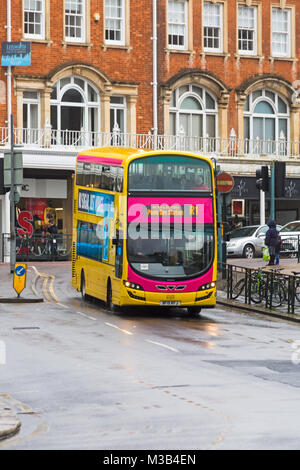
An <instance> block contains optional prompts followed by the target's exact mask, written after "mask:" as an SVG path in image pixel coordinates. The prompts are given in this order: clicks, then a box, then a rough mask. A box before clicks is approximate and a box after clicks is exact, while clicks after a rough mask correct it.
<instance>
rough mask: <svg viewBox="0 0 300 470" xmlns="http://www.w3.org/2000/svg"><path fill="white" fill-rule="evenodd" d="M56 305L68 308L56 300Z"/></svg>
mask: <svg viewBox="0 0 300 470" xmlns="http://www.w3.org/2000/svg"><path fill="white" fill-rule="evenodd" d="M57 305H60V306H61V307H63V308H70V307H68V306H67V305H64V304H61V303H60V302H57Z"/></svg>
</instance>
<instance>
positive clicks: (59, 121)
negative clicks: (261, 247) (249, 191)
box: [0, 0, 300, 227]
mask: <svg viewBox="0 0 300 470" xmlns="http://www.w3.org/2000/svg"><path fill="white" fill-rule="evenodd" d="M9 7H11V14H9ZM155 9H157V22H156V27H153V13H154V12H155ZM299 15H300V4H299V1H297V0H289V1H286V0H212V1H205V0H153V1H151V0H63V1H62V0H51V1H50V0H7V1H6V0H3V5H2V8H1V10H0V25H1V26H2V27H1V28H0V39H1V42H7V41H16V42H17V41H23V42H28V43H30V44H31V65H30V66H19V67H17V66H16V67H12V68H11V93H9V91H8V90H9V83H8V80H9V78H8V77H9V75H7V72H9V69H8V68H7V67H3V66H2V67H1V69H0V128H1V127H2V128H3V129H4V128H7V121H8V120H9V116H8V114H9V112H8V111H9V109H10V104H11V111H12V113H13V115H14V123H15V127H16V128H17V131H16V135H17V138H18V140H19V142H20V143H21V144H23V145H24V146H25V147H26V148H27V150H28V153H27V155H25V157H24V162H25V163H24V165H25V178H27V179H30V178H31V179H32V180H36V181H35V183H32V184H33V186H34V184H35V187H36V191H35V193H32V197H33V198H38V197H40V198H42V196H41V194H42V195H43V197H44V198H47V193H45V191H42V190H38V180H39V179H41V178H44V179H45V178H47V179H48V180H49V181H52V180H56V179H57V178H62V179H65V181H66V188H67V189H66V191H65V192H64V197H63V198H62V199H65V200H67V199H68V197H69V196H70V195H71V174H72V171H73V167H72V165H73V166H74V155H75V154H76V152H77V147H80V146H92V145H101V144H102V143H103V142H104V140H103V136H104V135H110V136H112V135H113V134H112V133H113V130H114V131H115V132H116V131H117V137H118V139H119V140H118V143H120V142H121V144H122V142H123V141H122V138H121V137H120V135H121V136H122V135H123V136H124V135H131V136H136V135H137V134H145V135H146V136H145V137H147V134H148V133H152V134H153V133H154V134H156V132H157V133H158V135H159V136H164V139H165V140H164V142H165V146H166V147H167V146H168V143H169V144H170V145H171V144H172V142H174V138H178V136H180V138H182V139H183V140H182V142H184V148H189V149H190V150H194V151H199V152H203V153H205V152H206V153H210V154H217V155H219V162H220V163H221V164H222V165H223V166H224V169H226V170H230V171H231V173H233V174H235V175H236V177H239V176H243V177H245V178H246V177H251V176H253V173H255V167H256V166H257V165H258V164H259V165H260V164H261V163H262V162H263V161H264V162H265V163H267V164H268V162H269V160H270V159H271V158H274V157H276V158H278V157H280V158H286V159H287V160H290V157H293V164H291V165H290V168H289V172H290V176H291V177H297V173H298V166H297V158H296V159H295V158H294V157H298V155H299V140H300V138H299V132H300V121H299V113H300V108H299V103H298V100H297V96H298V93H297V90H298V88H300V82H298V80H300V76H299V72H298V68H299V64H298V60H299V51H300V28H299V25H298V23H299V21H297V19H298V20H299ZM9 23H11V28H10V27H9V26H10V24H9ZM5 26H8V28H7V27H6V28H5ZM9 33H10V34H11V36H10V37H9ZM153 47H154V48H155V49H153ZM155 51H156V52H157V61H155V60H154V59H155V53H154V52H155ZM156 94H157V102H156V101H155V100H153V95H154V97H155V96H156ZM10 102H11V103H10ZM154 102H155V105H153V103H154ZM156 106H157V109H156ZM156 122H157V124H156ZM2 132H3V133H4V135H5V130H2ZM115 136H116V133H115ZM166 136H173V137H174V138H173V140H172V139H171V137H170V139H169V140H168V139H167V138H166ZM230 137H231V138H230ZM120 139H121V140H120ZM105 142H106V141H105ZM124 142H125V141H124ZM126 142H127V141H126ZM131 142H132V141H131ZM133 142H135V143H137V140H133ZM166 142H167V143H166ZM176 142H177V141H176ZM278 142H280V143H282V144H283V146H282V147H280V149H279V151H278ZM3 143H5V139H4V140H3ZM232 144H233V145H232ZM172 145H173V144H172ZM29 149H30V150H29ZM32 149H35V153H34V152H33V150H32ZM45 149H47V152H46V150H45ZM58 150H59V152H58ZM39 152H40V153H39ZM51 152H54V153H53V155H52V157H51V162H50V161H49V159H48V160H47V156H49V154H50V153H51ZM55 152H56V154H55ZM57 152H58V153H57ZM33 155H35V157H33ZM66 156H69V157H70V158H69V159H68V162H67V163H65V160H64V158H65V157H66ZM71 156H72V158H71ZM65 159H66V158H65ZM258 159H259V163H258V162H257V160H258ZM59 171H60V173H59V174H58V172H59ZM296 183H297V182H296ZM296 183H295V184H296ZM48 186H49V188H50V183H49V185H48ZM297 188H298V186H297ZM295 191H298V192H299V194H300V188H299V190H298V189H295ZM50 193H51V191H50V189H49V194H50ZM291 194H292V193H291ZM23 196H25V195H23ZM238 196H240V197H243V194H239V193H237V194H236V197H238ZM27 197H28V195H27ZM298 197H299V195H298ZM2 199H3V198H2ZM3 204H4V202H3ZM57 204H61V205H62V206H63V209H64V210H63V213H64V214H66V212H68V211H67V203H66V202H64V201H62V202H59V203H57ZM293 204H294V202H293V203H292V202H291V207H293V210H294V212H293V216H294V215H295V216H296V215H297V216H298V214H297V211H298V209H296V205H297V207H298V205H299V202H298V203H297V204H296V205H295V204H294V205H293ZM294 206H295V207H294ZM3 207H4V206H3ZM250 210H251V208H250V207H248V212H249V211H250ZM295 211H296V212H295ZM4 212H5V210H3V211H2V213H3V214H4ZM69 212H70V211H69ZM291 216H292V215H291ZM3 217H4V216H2V225H3V226H4V227H5V223H4V219H3ZM64 217H65V219H66V220H64V223H63V227H69V226H70V220H69V218H70V217H69V216H67V215H65V216H64ZM249 220H250V219H249Z"/></svg>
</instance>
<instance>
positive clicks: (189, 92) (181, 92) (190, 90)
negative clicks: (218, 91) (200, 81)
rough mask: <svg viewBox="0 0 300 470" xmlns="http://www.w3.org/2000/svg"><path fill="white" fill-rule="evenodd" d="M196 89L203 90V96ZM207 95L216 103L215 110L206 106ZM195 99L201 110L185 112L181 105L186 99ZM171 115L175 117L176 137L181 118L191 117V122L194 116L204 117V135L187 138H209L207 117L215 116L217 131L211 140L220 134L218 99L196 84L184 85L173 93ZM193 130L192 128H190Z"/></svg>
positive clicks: (215, 130)
mask: <svg viewBox="0 0 300 470" xmlns="http://www.w3.org/2000/svg"><path fill="white" fill-rule="evenodd" d="M195 88H196V89H199V90H201V96H200V95H199V94H198V93H197V92H196V90H195ZM205 93H207V94H208V95H209V96H210V97H211V98H212V100H213V101H214V103H215V107H214V108H209V107H207V106H206V98H205ZM190 97H191V98H194V99H195V100H196V101H198V103H199V105H200V106H199V110H185V109H182V108H181V103H182V102H183V101H184V100H185V98H190ZM169 113H170V115H171V114H172V115H173V116H174V119H175V120H174V122H175V129H174V130H175V131H176V132H175V135H178V133H179V131H180V116H181V115H184V114H185V115H189V121H190V120H191V116H192V115H198V116H199V115H201V116H202V119H203V121H202V135H197V136H196V135H191V134H190V133H189V135H188V136H187V137H195V138H196V139H197V138H198V139H205V138H206V137H207V116H209V115H211V116H214V119H215V129H214V134H215V135H214V136H212V137H208V138H209V139H210V138H211V139H216V137H217V133H218V103H217V100H216V97H215V96H214V95H213V94H212V93H211V92H210V91H209V90H208V89H207V88H206V87H204V86H199V85H196V84H193V83H191V84H189V85H183V86H180V87H178V88H176V90H174V91H173V94H172V101H171V103H170V107H169ZM189 129H191V127H189Z"/></svg>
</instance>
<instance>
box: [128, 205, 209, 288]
mask: <svg viewBox="0 0 300 470" xmlns="http://www.w3.org/2000/svg"><path fill="white" fill-rule="evenodd" d="M184 206H186V208H184ZM180 208H181V210H180ZM184 214H185V215H184ZM186 214H191V215H190V216H187V215H186ZM151 221H152V222H162V223H163V222H166V223H167V222H168V221H173V222H174V223H182V222H183V223H191V222H196V223H200V224H201V223H206V224H207V223H213V221H214V216H213V200H212V199H211V198H193V197H189V198H170V197H166V198H164V197H129V198H128V223H129V224H130V222H134V223H138V222H141V223H143V222H144V223H145V222H148V223H150V222H151ZM127 279H128V281H130V282H135V283H137V284H140V285H142V287H143V288H144V289H145V290H146V291H148V292H160V291H159V289H157V287H156V286H157V285H160V286H166V287H167V286H168V285H172V286H175V287H176V286H185V288H184V290H182V291H181V292H182V293H187V292H195V291H197V290H198V289H199V287H200V285H203V284H207V283H209V282H212V281H215V279H213V266H211V267H210V268H209V270H208V271H207V272H206V273H205V274H203V276H199V277H197V278H195V279H191V280H187V279H186V280H183V281H176V282H174V281H172V282H170V281H169V282H168V281H163V280H158V279H156V280H151V279H147V278H146V277H143V276H141V275H139V274H137V273H136V272H135V271H133V269H132V268H131V267H130V266H128V276H127Z"/></svg>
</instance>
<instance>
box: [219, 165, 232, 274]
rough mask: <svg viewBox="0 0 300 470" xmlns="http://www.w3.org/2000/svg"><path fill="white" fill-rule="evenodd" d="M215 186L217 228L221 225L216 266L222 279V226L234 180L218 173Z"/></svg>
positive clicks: (223, 250) (224, 260)
mask: <svg viewBox="0 0 300 470" xmlns="http://www.w3.org/2000/svg"><path fill="white" fill-rule="evenodd" d="M216 186H217V194H218V198H217V204H218V206H217V207H218V219H219V223H218V226H219V225H221V227H218V258H219V263H218V265H219V267H220V269H221V271H222V278H223V279H224V278H225V277H226V272H225V269H224V266H225V263H226V241H225V233H224V225H225V224H226V194H228V193H230V191H232V189H233V187H234V179H233V177H232V176H231V175H230V174H229V173H225V172H223V173H219V174H218V175H217V177H216ZM221 195H222V197H221ZM225 226H226V225H225Z"/></svg>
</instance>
